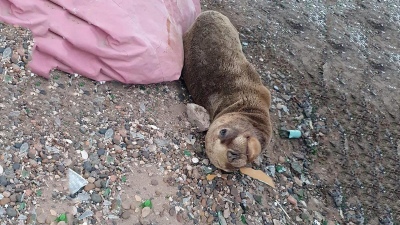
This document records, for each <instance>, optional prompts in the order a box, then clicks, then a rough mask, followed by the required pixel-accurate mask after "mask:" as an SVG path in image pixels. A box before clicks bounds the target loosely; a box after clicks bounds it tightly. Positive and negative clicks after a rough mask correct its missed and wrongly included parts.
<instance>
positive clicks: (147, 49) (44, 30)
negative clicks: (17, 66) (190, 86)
mask: <svg viewBox="0 0 400 225" xmlns="http://www.w3.org/2000/svg"><path fill="white" fill-rule="evenodd" d="M200 11H201V9H200V1H199V0H145V1H144V0H85V1H82V0H0V21H2V22H5V23H8V24H13V25H19V26H22V27H25V28H29V29H30V30H31V31H32V34H33V37H34V43H35V44H34V47H33V52H32V61H31V62H30V63H29V65H28V66H29V68H30V69H31V71H32V72H33V73H35V74H38V75H40V76H43V77H46V78H49V75H50V72H51V70H52V69H59V70H62V71H64V72H67V73H77V74H79V75H82V76H85V77H88V78H90V79H93V80H96V81H112V80H116V81H120V82H122V83H126V84H150V83H159V82H164V81H173V80H177V79H179V77H180V74H181V70H182V66H183V43H182V37H183V34H184V33H185V32H186V31H187V30H188V28H189V27H190V26H191V24H192V23H193V22H194V20H195V19H196V17H197V16H198V15H199V13H200Z"/></svg>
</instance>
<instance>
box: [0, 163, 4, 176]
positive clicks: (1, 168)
mask: <svg viewBox="0 0 400 225" xmlns="http://www.w3.org/2000/svg"><path fill="white" fill-rule="evenodd" d="M3 172H4V169H3V167H2V166H1V165H0V174H3Z"/></svg>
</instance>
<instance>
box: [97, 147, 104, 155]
mask: <svg viewBox="0 0 400 225" xmlns="http://www.w3.org/2000/svg"><path fill="white" fill-rule="evenodd" d="M104 154H106V150H105V149H104V148H99V149H98V150H97V155H99V156H101V155H104Z"/></svg>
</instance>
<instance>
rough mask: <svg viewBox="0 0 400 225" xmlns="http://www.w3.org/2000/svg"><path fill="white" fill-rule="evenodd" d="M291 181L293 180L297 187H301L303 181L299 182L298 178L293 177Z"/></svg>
mask: <svg viewBox="0 0 400 225" xmlns="http://www.w3.org/2000/svg"><path fill="white" fill-rule="evenodd" d="M293 180H294V182H295V183H296V184H297V185H299V186H300V187H301V186H303V181H301V180H300V179H299V178H297V177H294V178H293Z"/></svg>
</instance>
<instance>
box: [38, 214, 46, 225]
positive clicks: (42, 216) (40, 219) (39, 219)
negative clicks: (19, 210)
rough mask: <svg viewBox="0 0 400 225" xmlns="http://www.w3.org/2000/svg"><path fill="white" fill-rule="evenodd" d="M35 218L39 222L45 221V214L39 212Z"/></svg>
mask: <svg viewBox="0 0 400 225" xmlns="http://www.w3.org/2000/svg"><path fill="white" fill-rule="evenodd" d="M36 219H37V222H38V223H39V224H44V223H46V216H45V215H44V214H39V215H38V216H37V218H36Z"/></svg>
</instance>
